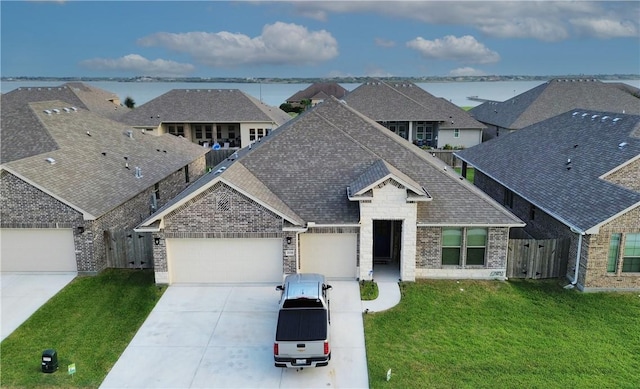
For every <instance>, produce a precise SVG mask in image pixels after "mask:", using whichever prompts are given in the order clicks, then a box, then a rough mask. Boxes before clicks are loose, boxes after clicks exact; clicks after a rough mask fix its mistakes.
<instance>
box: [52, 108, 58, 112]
mask: <svg viewBox="0 0 640 389" xmlns="http://www.w3.org/2000/svg"><path fill="white" fill-rule="evenodd" d="M52 111H53V112H55V113H60V110H59V109H58V108H54V109H52Z"/></svg>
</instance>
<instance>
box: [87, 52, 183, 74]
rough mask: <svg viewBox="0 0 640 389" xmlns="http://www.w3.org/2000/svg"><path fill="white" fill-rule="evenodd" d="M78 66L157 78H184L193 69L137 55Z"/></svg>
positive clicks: (97, 59) (96, 59)
mask: <svg viewBox="0 0 640 389" xmlns="http://www.w3.org/2000/svg"><path fill="white" fill-rule="evenodd" d="M80 64H81V65H82V66H84V67H86V68H89V69H94V70H124V71H132V72H136V73H139V74H145V75H149V76H158V77H161V76H165V77H168V76H185V75H187V74H189V73H191V72H193V70H194V69H195V67H194V66H193V65H191V64H188V63H179V62H175V61H168V60H164V59H155V60H149V59H146V58H145V57H143V56H141V55H138V54H129V55H125V56H124V57H120V58H115V59H109V58H93V59H87V60H84V61H82V62H81V63H80Z"/></svg>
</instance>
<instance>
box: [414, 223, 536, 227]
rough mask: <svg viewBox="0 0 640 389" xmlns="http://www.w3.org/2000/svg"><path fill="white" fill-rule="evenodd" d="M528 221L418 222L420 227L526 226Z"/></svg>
mask: <svg viewBox="0 0 640 389" xmlns="http://www.w3.org/2000/svg"><path fill="white" fill-rule="evenodd" d="M526 225H527V224H526V223H521V224H515V223H514V224H485V223H481V224H469V223H417V224H416V226H418V227H524V226H526Z"/></svg>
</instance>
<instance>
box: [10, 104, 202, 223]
mask: <svg viewBox="0 0 640 389" xmlns="http://www.w3.org/2000/svg"><path fill="white" fill-rule="evenodd" d="M55 110H58V112H55ZM23 113H24V114H25V115H26V116H25V117H24V118H23V119H24V120H25V122H27V123H31V122H39V123H41V128H40V131H42V134H46V135H47V137H48V139H50V140H51V141H52V142H53V143H54V144H55V147H50V148H48V149H47V150H46V151H44V152H42V153H39V154H34V155H32V156H28V157H25V158H21V159H18V160H13V161H11V162H8V163H6V164H3V165H2V168H3V169H4V170H6V171H8V172H10V173H12V174H14V175H16V176H17V177H19V178H21V179H23V180H24V181H26V182H28V183H29V184H31V185H33V186H35V187H37V188H39V189H41V190H43V191H44V192H46V193H48V194H50V195H51V196H53V197H55V198H57V199H59V200H61V201H62V202H64V203H66V204H68V205H69V206H71V207H73V208H75V209H78V210H80V211H81V212H82V213H83V214H84V217H85V218H86V219H88V220H90V219H95V218H97V217H100V216H102V215H103V214H105V213H106V212H108V211H110V210H112V209H113V208H115V207H117V206H119V205H121V204H123V203H124V202H126V201H127V200H129V199H131V198H133V197H134V196H136V195H137V194H139V193H140V192H142V191H143V190H145V189H148V188H149V187H151V186H152V185H154V184H155V183H157V182H159V181H161V180H162V179H164V178H166V177H167V176H169V175H170V174H172V173H175V172H176V171H178V170H179V169H181V168H182V167H184V166H185V165H187V164H189V163H191V162H193V161H194V160H196V159H197V158H199V157H201V156H203V155H204V154H206V152H207V151H208V150H207V149H205V148H203V147H200V146H197V145H195V144H193V143H191V142H189V141H188V140H186V139H181V138H178V137H175V136H173V135H169V134H167V135H164V136H152V135H144V134H143V133H142V132H141V131H133V130H131V129H130V128H128V127H127V126H125V125H124V124H122V123H118V122H115V121H112V120H109V119H107V118H104V117H102V116H100V115H96V114H94V113H92V112H89V111H86V110H84V109H80V108H76V109H75V110H74V109H71V108H70V107H68V103H66V102H63V101H59V100H57V101H42V102H35V103H29V104H28V108H27V109H26V110H24V111H23ZM16 119H17V118H16ZM5 131H7V130H6V129H4V128H3V132H5ZM12 131H15V129H12ZM3 141H4V139H3ZM31 141H32V142H33V143H38V142H39V140H38V138H34V139H32V140H31ZM12 146H13V147H17V146H16V145H11V144H10V145H8V147H12ZM49 158H51V161H52V162H54V163H50V162H48V161H47V159H49ZM127 164H128V167H129V168H128V169H127V168H126V166H127ZM136 167H139V168H141V173H142V177H139V178H138V177H136V172H135V168H136Z"/></svg>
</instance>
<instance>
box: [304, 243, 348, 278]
mask: <svg viewBox="0 0 640 389" xmlns="http://www.w3.org/2000/svg"><path fill="white" fill-rule="evenodd" d="M357 250H358V235H357V234H300V271H301V272H302V273H321V274H324V275H325V277H327V278H356V270H357V269H356V256H357V252H358V251H357Z"/></svg>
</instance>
